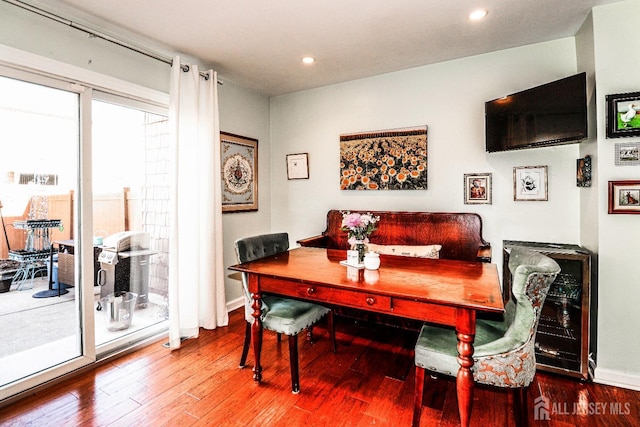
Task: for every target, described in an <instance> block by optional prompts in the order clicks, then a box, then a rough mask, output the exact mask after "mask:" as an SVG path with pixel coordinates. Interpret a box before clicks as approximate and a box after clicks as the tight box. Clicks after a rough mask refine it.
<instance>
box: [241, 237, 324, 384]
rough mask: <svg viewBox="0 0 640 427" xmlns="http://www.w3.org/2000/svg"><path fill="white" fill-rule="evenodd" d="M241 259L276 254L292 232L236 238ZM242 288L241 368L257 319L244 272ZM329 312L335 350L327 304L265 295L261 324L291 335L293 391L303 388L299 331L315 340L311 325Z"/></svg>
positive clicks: (290, 354)
mask: <svg viewBox="0 0 640 427" xmlns="http://www.w3.org/2000/svg"><path fill="white" fill-rule="evenodd" d="M235 248H236V256H237V258H238V262H240V263H244V262H249V261H254V260H257V259H260V258H264V257H268V256H271V255H275V254H278V253H281V252H286V251H287V250H289V235H288V234H287V233H272V234H263V235H259V236H252V237H245V238H242V239H238V240H236V241H235ZM242 288H243V291H244V315H245V320H246V321H247V325H246V329H245V336H244V345H243V347H242V356H241V357H240V368H243V367H244V366H245V363H246V361H247V355H248V352H249V345H250V343H251V325H252V324H253V322H254V321H255V319H254V317H253V315H252V313H253V308H252V307H251V305H252V304H253V298H252V297H251V293H250V292H249V287H248V283H247V276H246V274H245V273H243V274H242ZM324 316H327V323H328V330H329V336H330V339H331V345H332V347H333V352H334V353H335V352H336V340H335V330H334V325H333V313H332V312H331V310H330V309H329V308H327V307H324V306H321V305H318V304H313V303H310V302H306V301H299V300H296V299H291V298H284V297H279V296H275V295H268V294H263V295H262V316H261V320H262V327H263V328H264V329H268V330H270V331H274V332H276V333H277V334H278V341H280V337H281V334H285V335H287V336H288V338H289V365H290V368H291V391H292V392H293V393H299V392H300V375H299V372H298V334H299V333H300V332H302V331H303V330H305V329H306V330H307V337H308V338H309V340H312V329H313V325H315V324H316V323H317V322H318V321H320V320H321V319H322V318H323V317H324Z"/></svg>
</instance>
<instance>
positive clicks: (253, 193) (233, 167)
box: [220, 132, 258, 213]
mask: <svg viewBox="0 0 640 427" xmlns="http://www.w3.org/2000/svg"><path fill="white" fill-rule="evenodd" d="M220 151H221V156H220V162H221V170H222V212H223V213H225V212H246V211H257V210H258V140H257V139H253V138H247V137H245V136H240V135H233V134H230V133H226V132H220Z"/></svg>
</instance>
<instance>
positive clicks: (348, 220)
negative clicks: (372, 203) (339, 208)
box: [340, 211, 380, 263]
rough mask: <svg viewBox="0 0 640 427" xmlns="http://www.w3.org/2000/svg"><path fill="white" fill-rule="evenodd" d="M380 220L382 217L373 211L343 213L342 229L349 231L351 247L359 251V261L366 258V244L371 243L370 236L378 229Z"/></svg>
mask: <svg viewBox="0 0 640 427" xmlns="http://www.w3.org/2000/svg"><path fill="white" fill-rule="evenodd" d="M378 221H380V217H379V216H374V215H372V214H371V213H357V212H354V213H351V212H348V211H347V212H343V213H342V226H341V227H340V229H341V230H342V231H346V232H347V233H348V236H349V240H348V242H349V244H350V245H351V248H352V249H354V250H357V251H358V263H362V262H363V260H364V252H365V244H366V243H369V236H370V235H371V233H373V232H374V231H375V230H376V223H377V222H378Z"/></svg>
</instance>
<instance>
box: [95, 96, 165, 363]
mask: <svg viewBox="0 0 640 427" xmlns="http://www.w3.org/2000/svg"><path fill="white" fill-rule="evenodd" d="M92 118H93V120H92V135H93V144H92V152H93V156H92V157H93V167H92V169H93V179H92V181H93V235H94V256H95V259H94V264H95V267H94V275H95V282H96V284H97V287H96V288H95V306H96V316H97V318H96V328H95V338H96V346H97V350H98V356H99V355H100V354H104V353H107V352H109V351H111V350H112V349H113V348H114V347H118V346H119V345H120V344H119V343H120V342H121V341H122V340H123V339H124V337H127V339H128V340H130V339H132V337H137V338H139V339H142V338H144V337H145V336H149V335H153V334H154V333H156V332H157V331H158V330H160V329H163V328H164V329H166V327H167V326H166V322H167V319H168V306H167V302H168V301H167V298H168V283H167V280H168V275H167V271H168V241H167V236H168V229H167V227H168V221H167V216H168V199H167V196H168V194H169V192H168V187H167V185H168V181H167V176H168V175H167V173H168V170H167V167H168V162H167V153H168V128H167V112H166V109H163V108H158V107H155V106H153V105H150V104H145V103H141V102H135V101H132V100H130V99H126V98H123V97H119V96H114V95H110V94H107V93H102V92H95V91H94V100H93V103H92Z"/></svg>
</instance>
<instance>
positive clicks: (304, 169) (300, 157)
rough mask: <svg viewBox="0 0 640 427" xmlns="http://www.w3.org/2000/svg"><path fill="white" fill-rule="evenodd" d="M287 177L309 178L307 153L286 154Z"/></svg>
mask: <svg viewBox="0 0 640 427" xmlns="http://www.w3.org/2000/svg"><path fill="white" fill-rule="evenodd" d="M287 179H309V155H308V154H307V153H298V154H287Z"/></svg>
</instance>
